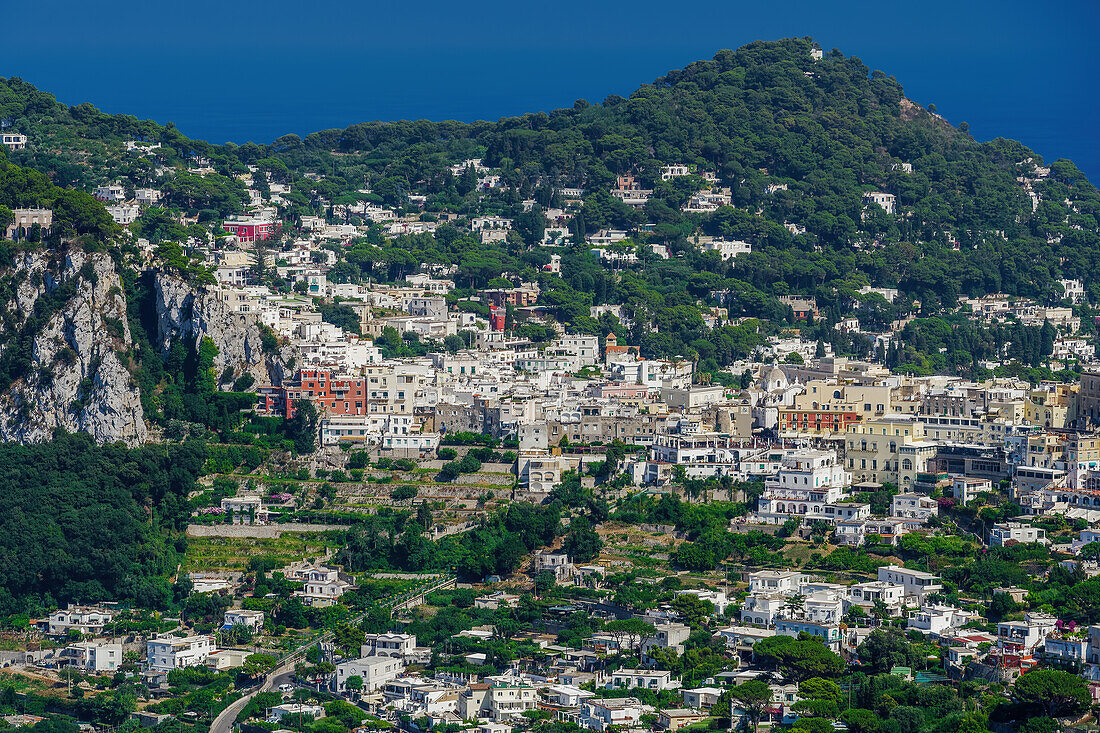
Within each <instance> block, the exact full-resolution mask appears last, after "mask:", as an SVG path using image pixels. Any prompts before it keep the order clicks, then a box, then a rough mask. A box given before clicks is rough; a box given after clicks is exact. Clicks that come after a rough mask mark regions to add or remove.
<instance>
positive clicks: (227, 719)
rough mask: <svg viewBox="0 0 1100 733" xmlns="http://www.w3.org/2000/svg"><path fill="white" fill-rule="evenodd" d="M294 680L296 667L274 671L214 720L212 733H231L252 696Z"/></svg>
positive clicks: (211, 726) (211, 728)
mask: <svg viewBox="0 0 1100 733" xmlns="http://www.w3.org/2000/svg"><path fill="white" fill-rule="evenodd" d="M293 679H294V665H293V664H290V665H287V666H284V667H280V668H278V669H275V670H272V671H271V672H270V673H268V675H267V677H266V678H265V679H264V681H263V683H262V684H261V685H260V686H259V687H256V688H254V689H253V690H252V692H250V693H248V694H247V695H245V696H244V697H242V698H241V699H240V700H237V701H236V702H235V703H233V704H232V705H230V706H229V707H227V708H226V709H225V710H223V711H221V713H219V714H218V717H216V718H214V722H213V723H211V724H210V733H230V731H231V730H233V724H234V723H235V722H236V720H237V714H238V713H240V712H241V711H242V710H244V707H245V705H247V704H248V701H249V700H251V699H252V696H253V695H255V694H256V693H257V692H267V691H268V690H272V689H275V688H277V687H278V686H279V685H283V684H286V683H288V682H290V681H291V680H293Z"/></svg>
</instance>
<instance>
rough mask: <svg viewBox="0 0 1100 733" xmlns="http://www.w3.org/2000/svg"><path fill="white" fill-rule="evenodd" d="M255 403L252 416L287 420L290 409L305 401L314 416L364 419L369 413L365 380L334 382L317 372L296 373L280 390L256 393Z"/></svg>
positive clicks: (290, 412)
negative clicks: (268, 416)
mask: <svg viewBox="0 0 1100 733" xmlns="http://www.w3.org/2000/svg"><path fill="white" fill-rule="evenodd" d="M256 400H257V402H256V412H258V413H260V414H263V415H283V416H285V417H288V418H290V417H294V408H293V405H294V403H296V402H297V401H298V400H309V401H310V402H312V403H313V404H314V405H315V406H316V407H317V411H318V412H324V413H327V414H329V415H366V414H367V410H368V409H369V408H368V406H367V380H366V378H365V377H339V378H337V377H333V376H332V373H331V372H327V371H322V370H318V369H299V370H298V373H297V374H296V375H295V377H294V379H293V380H292V381H290V382H288V383H286V384H284V385H283V386H282V387H264V388H262V389H260V390H259V391H258V393H257V396H256Z"/></svg>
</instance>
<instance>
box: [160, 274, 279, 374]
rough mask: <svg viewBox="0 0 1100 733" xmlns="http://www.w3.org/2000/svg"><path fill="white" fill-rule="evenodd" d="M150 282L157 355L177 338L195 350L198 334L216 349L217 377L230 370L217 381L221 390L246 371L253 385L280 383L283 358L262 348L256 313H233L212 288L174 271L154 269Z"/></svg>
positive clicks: (198, 338)
mask: <svg viewBox="0 0 1100 733" xmlns="http://www.w3.org/2000/svg"><path fill="white" fill-rule="evenodd" d="M155 282H156V309H157V318H158V328H157V334H156V340H157V343H158V345H159V346H160V349H161V353H162V354H167V353H168V352H169V351H170V350H171V348H172V346H173V344H175V343H177V341H179V340H182V342H183V343H184V344H186V345H188V346H193V347H194V348H196V349H197V348H198V346H199V343H200V342H201V341H202V339H203V338H209V339H210V340H211V341H213V343H214V346H215V347H216V348H217V350H218V354H217V356H216V357H214V366H215V369H216V370H217V374H218V377H219V379H221V377H222V375H223V374H227V373H231V374H232V377H230V378H228V379H225V380H223V381H222V384H221V386H222V388H223V389H228V388H229V387H230V386H231V385H232V381H233V380H234V379H237V378H239V377H241V376H243V375H244V374H251V375H252V377H253V379H255V384H256V385H257V386H262V385H279V384H282V381H283V378H284V377H285V376H287V374H288V372H289V368H288V367H287V361H288V358H289V357H288V355H287V354H282V353H265V352H264V349H263V331H262V330H261V328H260V325H259V321H258V318H257V316H256V315H254V314H248V313H238V312H235V311H234V309H233V308H232V307H231V306H230V304H228V303H226V302H224V301H222V300H221V299H219V298H218V294H217V291H215V290H207V289H201V288H200V289H196V288H194V287H193V286H191V285H190V284H188V283H186V282H184V281H183V280H181V279H180V278H179V277H177V276H175V275H171V274H167V273H158V274H157V276H156V281H155ZM227 367H228V368H229V369H230V372H227V371H226V368H227Z"/></svg>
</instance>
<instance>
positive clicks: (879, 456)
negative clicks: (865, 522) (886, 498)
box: [845, 413, 935, 488]
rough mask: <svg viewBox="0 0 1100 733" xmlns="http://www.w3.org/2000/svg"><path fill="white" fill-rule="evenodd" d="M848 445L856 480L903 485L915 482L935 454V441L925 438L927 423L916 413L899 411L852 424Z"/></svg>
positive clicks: (847, 457) (853, 479)
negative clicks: (923, 422) (919, 420)
mask: <svg viewBox="0 0 1100 733" xmlns="http://www.w3.org/2000/svg"><path fill="white" fill-rule="evenodd" d="M845 448H846V449H847V454H846V457H845V460H846V461H847V464H848V466H847V467H848V471H849V472H850V473H851V474H852V482H853V483H862V482H865V481H872V482H874V483H879V484H882V483H892V484H894V485H896V486H899V487H902V488H905V486H909V485H912V483H913V481H914V480H915V477H916V474H918V473H922V472H924V470H925V464H926V463H927V459H928V458H929V457H930V456H931V455H933V454H934V453H935V444H934V443H931V442H927V441H925V440H924V426H923V425H922V424H921V423H920V422H918V421H917V418H916V416H914V415H902V414H898V413H890V414H887V415H881V416H878V417H873V418H870V419H868V420H865V421H864V422H862V423H858V424H854V425H851V426H849V427H848V435H847V440H846V441H845ZM903 449H904V450H903Z"/></svg>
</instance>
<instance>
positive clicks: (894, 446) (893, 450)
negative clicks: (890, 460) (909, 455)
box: [890, 440, 898, 453]
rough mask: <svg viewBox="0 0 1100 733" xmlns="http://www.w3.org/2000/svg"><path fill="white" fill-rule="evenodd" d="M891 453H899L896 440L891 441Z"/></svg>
mask: <svg viewBox="0 0 1100 733" xmlns="http://www.w3.org/2000/svg"><path fill="white" fill-rule="evenodd" d="M890 452H891V453H897V452H898V444H897V441H894V440H891V441H890Z"/></svg>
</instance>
